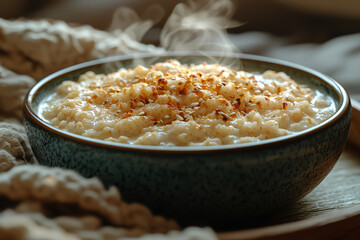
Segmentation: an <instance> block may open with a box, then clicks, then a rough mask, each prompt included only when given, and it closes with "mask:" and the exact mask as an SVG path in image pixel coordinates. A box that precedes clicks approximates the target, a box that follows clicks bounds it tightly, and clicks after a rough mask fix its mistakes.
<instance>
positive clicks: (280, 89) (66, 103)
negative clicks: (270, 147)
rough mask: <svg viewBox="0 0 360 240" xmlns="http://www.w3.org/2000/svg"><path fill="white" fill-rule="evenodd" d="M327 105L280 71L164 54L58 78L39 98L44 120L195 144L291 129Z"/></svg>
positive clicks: (116, 135) (74, 129)
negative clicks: (146, 62) (183, 60)
mask: <svg viewBox="0 0 360 240" xmlns="http://www.w3.org/2000/svg"><path fill="white" fill-rule="evenodd" d="M334 112H335V104H334V102H333V100H332V99H331V98H330V97H329V96H327V95H325V94H323V93H321V92H320V91H318V90H314V89H312V88H311V87H309V86H306V85H303V84H298V83H296V82H295V81H294V80H292V79H290V78H289V77H288V76H287V75H286V74H284V73H276V72H274V71H266V72H265V73H263V74H255V73H249V72H244V71H233V70H230V69H228V68H226V67H224V66H221V65H219V64H206V63H203V64H199V65H190V66H187V65H182V64H180V63H179V62H178V61H176V60H168V61H166V62H163V63H157V64H154V65H152V66H150V67H148V68H147V67H144V66H141V65H139V66H137V67H136V68H134V69H120V70H119V71H117V72H114V73H110V74H95V73H93V72H87V73H85V74H83V75H81V76H80V77H79V79H78V81H77V82H74V81H65V82H63V83H62V84H61V85H60V86H59V87H58V88H57V90H56V92H55V93H54V94H53V95H51V96H50V97H49V98H48V99H47V100H46V101H45V102H44V103H43V104H42V106H41V108H40V115H42V117H43V118H44V119H46V120H47V121H48V122H49V123H50V124H51V125H52V126H55V127H57V128H59V129H61V130H64V131H68V132H71V133H75V134H79V135H82V136H86V137H90V138H96V139H102V140H107V141H113V142H120V143H127V144H142V145H160V146H198V145H221V144H237V143H244V142H254V141H260V140H264V139H270V138H275V137H279V136H284V135H288V134H292V133H294V132H299V131H302V130H304V129H307V128H310V127H312V126H314V125H316V124H319V123H321V122H322V121H324V120H325V119H327V118H329V117H330V116H331V115H332V114H333V113H334Z"/></svg>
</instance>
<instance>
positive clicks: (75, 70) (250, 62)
mask: <svg viewBox="0 0 360 240" xmlns="http://www.w3.org/2000/svg"><path fill="white" fill-rule="evenodd" d="M168 59H177V60H179V61H180V62H181V63H182V64H200V63H203V62H207V63H220V64H222V65H225V66H230V67H231V68H232V69H235V70H245V71H248V72H255V73H263V72H264V71H266V70H273V71H276V72H285V73H286V74H287V75H289V76H290V77H291V78H292V79H294V80H295V81H297V82H299V83H306V84H307V85H310V86H312V87H314V88H316V89H318V90H319V91H321V92H323V93H325V94H327V95H330V96H331V97H332V98H333V99H334V102H335V107H336V112H335V114H334V115H333V116H332V117H330V118H329V119H327V120H325V121H324V122H323V123H321V124H318V125H316V126H314V127H312V128H310V129H307V130H304V131H301V132H299V133H295V134H291V135H288V136H283V137H278V138H274V139H268V140H263V141H261V142H260V145H261V144H267V143H272V142H274V141H281V140H286V139H288V138H292V137H295V136H298V135H303V134H308V133H311V132H312V131H315V130H316V129H318V128H321V127H324V126H326V124H328V123H329V122H331V121H333V120H335V119H336V118H338V117H339V116H341V114H342V113H343V112H344V111H345V109H346V106H347V105H348V104H349V100H348V96H347V93H346V92H345V90H344V89H343V88H342V87H341V86H340V85H339V84H338V83H336V82H335V81H334V80H332V79H331V78H329V77H327V76H325V75H323V74H321V73H319V72H316V71H314V70H311V69H309V68H306V67H302V66H299V65H296V64H292V63H289V62H285V61H280V60H276V59H271V58H266V57H261V56H254V55H246V54H233V55H230V56H226V57H220V56H218V55H216V54H211V53H209V54H207V55H206V56H205V55H203V54H196V53H167V54H166V55H152V54H137V55H125V56H115V57H109V58H104V59H98V60H94V61H90V62H85V63H81V64H78V65H75V66H72V67H69V68H66V69H63V70H60V71H58V72H56V73H54V74H52V75H49V76H48V77H46V78H44V79H43V80H41V81H40V82H39V83H37V84H36V85H35V86H34V87H33V88H32V89H31V90H30V92H29V94H28V96H27V98H26V100H25V105H26V107H27V110H28V111H29V112H30V113H31V115H32V117H33V118H35V119H36V121H37V122H40V123H41V124H42V125H43V126H45V127H47V128H49V129H52V130H53V131H55V132H62V134H65V135H69V136H72V137H75V138H80V139H82V140H84V139H85V140H86V141H89V142H97V143H99V142H101V143H102V144H104V145H109V146H110V145H111V146H112V147H114V146H120V147H124V145H125V146H126V145H127V144H121V143H112V142H106V141H102V140H97V139H90V138H86V137H82V136H77V135H74V134H71V133H64V132H63V131H61V130H58V129H55V128H54V127H52V126H50V125H49V124H48V123H46V121H44V120H43V119H42V118H41V117H39V114H38V113H39V106H40V104H41V103H42V102H43V101H44V100H45V99H46V98H47V97H48V96H49V95H50V94H52V93H54V91H55V89H56V87H57V86H59V85H60V84H61V83H62V82H63V81H65V80H73V81H76V80H77V79H78V77H79V76H80V75H81V74H83V73H85V72H87V71H93V72H95V73H96V74H100V73H110V72H114V71H116V70H118V69H119V68H134V67H136V66H137V65H138V64H142V65H144V66H150V65H151V64H154V63H156V62H162V61H166V60H168ZM241 145H242V146H244V147H248V146H254V145H259V143H244V144H241ZM127 146H128V145H127ZM231 147H232V146H227V145H226V146H225V145H223V146H220V147H219V146H206V147H191V149H192V150H203V149H206V150H212V149H214V150H215V149H219V148H231ZM135 148H144V149H147V148H149V149H150V148H151V149H156V148H157V147H154V146H151V147H149V146H135ZM159 148H161V147H159ZM171 148H173V150H184V149H183V148H187V149H188V148H189V147H171Z"/></svg>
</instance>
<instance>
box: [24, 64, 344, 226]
mask: <svg viewBox="0 0 360 240" xmlns="http://www.w3.org/2000/svg"><path fill="white" fill-rule="evenodd" d="M274 70H277V71H279V70H281V69H274ZM75 74H77V73H75ZM320 88H324V89H326V87H323V86H320ZM51 89H53V86H52V87H49V86H48V89H47V90H46V89H45V90H43V91H39V92H40V94H39V96H41V94H43V95H44V96H46V94H47V93H46V92H48V91H50V90H51ZM329 94H330V95H334V96H333V97H334V98H335V99H336V98H337V101H339V96H336V94H334V93H333V92H330V93H329ZM41 98H42V97H39V99H41ZM39 99H37V100H36V101H40V100H39ZM36 101H34V102H33V105H34V109H36V104H37V102H36ZM350 122H351V107H350V104H349V105H348V106H347V109H346V113H345V114H343V115H342V116H340V117H339V118H337V119H335V120H334V121H332V122H331V123H329V124H328V125H327V126H326V127H323V128H321V130H319V131H316V132H314V134H307V135H306V136H298V137H296V138H294V139H291V140H287V141H280V142H278V143H274V144H269V145H266V146H264V147H262V148H238V149H236V148H235V149H232V150H226V151H211V152H202V153H197V152H195V153H194V152H186V151H183V152H166V153H161V152H146V151H136V150H131V149H123V150H117V149H111V148H104V147H102V146H96V145H87V144H86V143H84V142H81V141H73V140H69V139H67V138H64V137H62V136H60V135H58V134H56V133H54V132H52V131H48V130H45V129H44V128H42V127H41V126H39V124H37V123H36V122H35V121H34V120H33V119H32V118H31V117H29V116H27V114H24V124H25V128H26V131H27V134H28V136H29V140H30V144H31V146H32V148H33V151H34V154H35V156H36V157H37V159H38V161H39V162H40V163H41V164H43V165H47V166H53V167H62V168H68V169H74V170H76V171H78V172H80V173H81V174H83V175H84V176H86V177H94V176H97V177H99V178H100V179H101V180H102V181H103V182H104V184H105V185H116V186H117V187H119V189H120V192H121V193H122V195H123V197H124V199H125V200H126V201H130V202H132V201H137V202H141V203H144V204H145V205H147V206H149V207H150V208H151V209H152V210H153V211H154V212H155V213H158V214H162V215H165V216H167V217H173V218H175V219H177V220H179V221H180V222H183V223H200V222H203V223H205V224H214V225H216V224H219V223H222V222H224V221H226V222H229V221H231V220H234V219H236V220H237V221H242V220H246V219H248V218H251V217H255V216H258V215H260V214H264V213H268V212H271V211H273V210H274V209H277V208H278V207H280V206H283V205H285V204H288V203H292V202H294V201H295V200H297V199H299V198H301V197H303V196H304V195H305V194H306V193H308V192H309V191H311V190H312V189H313V188H314V187H315V186H316V185H318V184H319V183H320V181H321V180H322V179H323V178H324V177H325V176H326V175H327V174H328V172H329V171H330V170H331V169H332V167H333V166H334V164H335V162H336V160H337V159H338V158H339V156H340V154H341V152H342V150H343V148H344V146H345V143H346V140H347V136H348V132H349V126H350Z"/></svg>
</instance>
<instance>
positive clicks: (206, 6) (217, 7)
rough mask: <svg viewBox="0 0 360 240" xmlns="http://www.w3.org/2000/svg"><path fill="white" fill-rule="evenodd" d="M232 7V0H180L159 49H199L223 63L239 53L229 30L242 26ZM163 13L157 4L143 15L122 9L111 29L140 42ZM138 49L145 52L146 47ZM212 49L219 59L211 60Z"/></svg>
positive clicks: (169, 19)
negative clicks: (182, 1)
mask: <svg viewBox="0 0 360 240" xmlns="http://www.w3.org/2000/svg"><path fill="white" fill-rule="evenodd" d="M233 9H234V7H233V3H232V1H231V0H221V1H218V0H198V1H195V0H193V1H188V2H187V3H186V4H185V3H179V4H178V5H176V6H175V8H174V9H173V11H172V13H171V15H170V16H169V18H168V19H167V21H166V23H165V25H164V27H163V29H162V31H161V33H160V44H159V46H157V50H159V51H160V52H162V50H163V52H164V53H165V51H176V52H181V51H187V52H189V51H190V52H197V53H201V54H202V55H203V56H204V58H206V59H208V60H209V62H218V63H220V64H224V63H225V62H226V61H225V59H226V56H228V55H229V54H230V53H234V52H239V50H238V49H237V48H236V46H235V45H234V44H233V43H232V41H231V40H230V38H229V36H228V34H227V32H226V29H227V28H233V27H237V26H240V25H241V24H240V23H239V22H237V21H234V20H231V18H232V16H233V13H234V12H233ZM163 15H164V10H163V9H162V8H161V7H160V6H158V5H153V6H151V7H149V8H147V9H146V10H145V11H144V13H143V14H142V16H139V15H138V14H137V13H136V12H135V11H134V10H132V9H131V8H119V9H117V10H116V12H115V14H114V17H113V21H112V24H111V26H110V28H109V30H110V31H112V32H113V33H114V34H117V35H118V36H119V37H122V38H123V37H124V36H126V37H128V38H129V40H131V41H133V42H134V43H135V42H137V43H139V42H141V40H142V38H143V37H144V35H145V34H146V32H148V31H149V30H150V29H151V28H152V27H153V26H154V24H156V23H157V22H159V21H160V20H161V18H162V17H163ZM139 51H141V52H143V49H141V50H140V49H139ZM209 52H217V54H218V55H219V56H220V58H216V59H212V57H210V55H209ZM221 57H222V58H221ZM224 65H227V66H229V67H236V68H239V67H240V66H241V64H240V61H232V62H230V63H229V62H226V64H224Z"/></svg>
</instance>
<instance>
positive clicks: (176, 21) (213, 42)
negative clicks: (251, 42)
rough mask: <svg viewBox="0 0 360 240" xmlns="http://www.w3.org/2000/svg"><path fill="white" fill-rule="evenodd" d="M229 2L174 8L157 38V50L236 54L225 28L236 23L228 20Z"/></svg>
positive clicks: (215, 0) (223, 0)
mask: <svg viewBox="0 0 360 240" xmlns="http://www.w3.org/2000/svg"><path fill="white" fill-rule="evenodd" d="M232 9H233V8H232V2H231V1H230V0H222V1H217V0H211V1H205V0H201V1H191V2H189V3H188V4H187V5H186V4H183V3H180V4H178V5H177V6H176V7H175V8H174V10H173V12H172V14H171V16H170V17H169V18H168V20H167V22H166V24H165V26H164V28H163V30H162V32H161V35H160V46H161V47H163V48H165V49H166V50H168V51H183V50H186V51H219V52H223V53H226V52H233V51H236V47H235V45H234V44H233V43H232V42H231V41H230V39H229V38H228V35H227V33H226V31H225V30H226V28H232V27H237V26H239V25H240V23H238V22H236V21H232V20H230V19H231V17H232V15H233V11H232Z"/></svg>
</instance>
